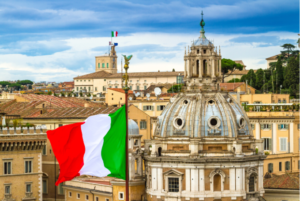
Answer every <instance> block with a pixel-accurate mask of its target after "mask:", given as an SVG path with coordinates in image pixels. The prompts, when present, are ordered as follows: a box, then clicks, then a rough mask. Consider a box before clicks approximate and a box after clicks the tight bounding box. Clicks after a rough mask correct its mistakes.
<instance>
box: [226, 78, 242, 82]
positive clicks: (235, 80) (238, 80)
mask: <svg viewBox="0 0 300 201" xmlns="http://www.w3.org/2000/svg"><path fill="white" fill-rule="evenodd" d="M235 82H241V80H240V79H239V78H233V79H231V80H229V81H228V82H227V83H235Z"/></svg>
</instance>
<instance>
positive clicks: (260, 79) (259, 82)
mask: <svg viewBox="0 0 300 201" xmlns="http://www.w3.org/2000/svg"><path fill="white" fill-rule="evenodd" d="M255 74H256V83H255V86H256V89H261V88H262V86H263V84H264V71H263V69H261V68H260V69H258V70H257V71H256V73H255Z"/></svg>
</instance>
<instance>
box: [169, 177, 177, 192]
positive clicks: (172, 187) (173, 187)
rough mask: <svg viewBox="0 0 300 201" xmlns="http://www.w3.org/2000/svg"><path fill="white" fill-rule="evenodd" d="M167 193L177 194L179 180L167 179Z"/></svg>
mask: <svg viewBox="0 0 300 201" xmlns="http://www.w3.org/2000/svg"><path fill="white" fill-rule="evenodd" d="M168 182H169V192H179V178H172V177H170V178H168Z"/></svg>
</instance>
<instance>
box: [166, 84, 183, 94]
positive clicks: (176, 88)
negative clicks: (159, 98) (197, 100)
mask: <svg viewBox="0 0 300 201" xmlns="http://www.w3.org/2000/svg"><path fill="white" fill-rule="evenodd" d="M181 87H182V84H176V85H173V86H172V87H171V88H170V89H168V93H178V92H180V91H181Z"/></svg>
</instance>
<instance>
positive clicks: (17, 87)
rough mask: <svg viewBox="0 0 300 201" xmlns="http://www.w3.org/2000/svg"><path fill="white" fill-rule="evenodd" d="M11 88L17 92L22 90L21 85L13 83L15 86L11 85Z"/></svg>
mask: <svg viewBox="0 0 300 201" xmlns="http://www.w3.org/2000/svg"><path fill="white" fill-rule="evenodd" d="M9 87H12V88H14V89H15V90H19V89H20V88H21V85H20V84H17V83H13V84H11V85H10V86H9Z"/></svg>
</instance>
